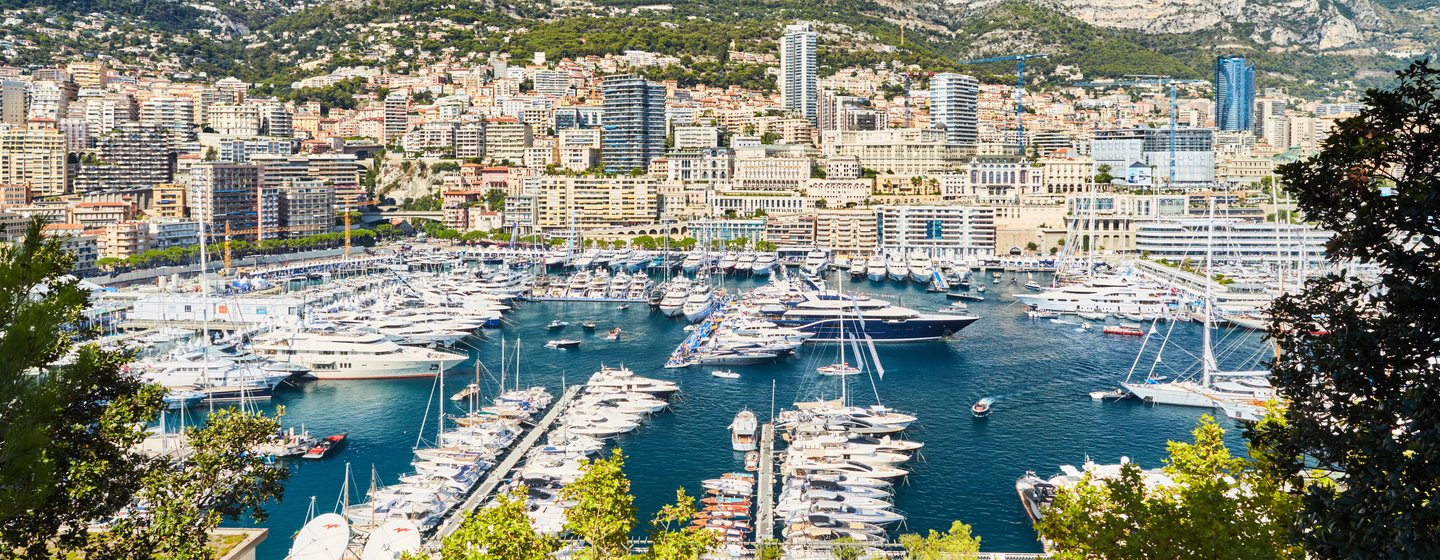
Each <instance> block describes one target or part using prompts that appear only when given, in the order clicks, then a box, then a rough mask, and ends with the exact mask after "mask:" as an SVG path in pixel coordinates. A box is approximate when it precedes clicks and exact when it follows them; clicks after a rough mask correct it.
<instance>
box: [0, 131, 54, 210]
mask: <svg viewBox="0 0 1440 560" xmlns="http://www.w3.org/2000/svg"><path fill="white" fill-rule="evenodd" d="M66 147H67V142H66V138H65V135H64V134H61V133H60V131H58V130H55V129H53V128H38V127H37V128H12V129H10V130H7V131H4V132H0V183H6V184H23V185H29V187H30V192H31V193H32V194H33V195H35V196H58V195H62V194H65V187H66V169H67V166H66V164H65V156H66V151H67V150H66Z"/></svg>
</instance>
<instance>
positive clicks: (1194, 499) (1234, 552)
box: [1036, 415, 1304, 560]
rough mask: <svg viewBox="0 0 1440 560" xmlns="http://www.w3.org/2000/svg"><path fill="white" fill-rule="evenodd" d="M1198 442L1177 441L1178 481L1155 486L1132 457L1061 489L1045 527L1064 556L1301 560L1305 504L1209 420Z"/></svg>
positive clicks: (1173, 457)
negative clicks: (1108, 472)
mask: <svg viewBox="0 0 1440 560" xmlns="http://www.w3.org/2000/svg"><path fill="white" fill-rule="evenodd" d="M1194 438H1195V441H1194V443H1182V442H1170V444H1169V450H1170V459H1169V460H1168V462H1167V464H1166V466H1165V469H1164V470H1165V473H1166V474H1167V475H1169V477H1170V478H1171V479H1172V480H1173V482H1174V484H1173V485H1170V486H1160V487H1154V488H1152V487H1149V486H1147V485H1146V484H1145V482H1144V480H1143V478H1142V474H1141V472H1140V468H1139V467H1137V466H1135V464H1134V463H1128V464H1126V465H1125V466H1124V467H1122V468H1121V471H1120V475H1119V476H1118V477H1116V478H1113V479H1109V480H1105V481H1094V480H1092V479H1091V478H1090V475H1088V474H1087V475H1086V476H1085V477H1084V478H1083V479H1082V481H1081V482H1080V483H1079V484H1077V485H1075V486H1071V487H1066V488H1061V489H1060V490H1059V491H1058V492H1057V493H1056V497H1055V502H1054V503H1052V504H1051V505H1050V506H1049V507H1048V508H1047V509H1046V511H1045V516H1044V517H1043V518H1041V520H1040V522H1039V523H1037V524H1036V529H1037V530H1038V531H1039V533H1040V536H1041V537H1042V538H1044V539H1046V540H1047V541H1049V542H1050V543H1052V547H1051V550H1052V552H1053V553H1054V556H1055V558H1057V559H1060V560H1081V559H1094V558H1109V559H1122V558H1123V559H1156V560H1159V559H1162V558H1163V559H1172V558H1209V559H1214V560H1223V559H1234V560H1245V559H1266V558H1271V559H1277V560H1278V559H1299V558H1303V557H1304V555H1303V552H1302V551H1301V550H1300V549H1299V547H1298V546H1296V545H1294V544H1292V542H1291V539H1290V536H1291V531H1292V529H1293V528H1294V520H1295V517H1296V510H1297V506H1298V505H1297V501H1296V500H1295V499H1294V498H1293V497H1292V496H1291V495H1289V494H1288V493H1286V492H1285V491H1284V490H1283V487H1282V485H1281V484H1280V483H1279V482H1278V481H1276V480H1275V479H1273V478H1271V477H1270V476H1269V471H1268V470H1264V469H1259V468H1257V466H1256V464H1255V463H1254V462H1252V461H1250V460H1247V459H1244V458H1240V457H1233V456H1231V455H1230V451H1229V449H1227V448H1226V447H1225V430H1224V429H1222V428H1220V426H1219V425H1218V424H1216V423H1215V420H1214V419H1213V418H1211V417H1210V416H1208V415H1207V416H1203V417H1201V419H1200V422H1199V424H1198V425H1197V426H1196V428H1195V430H1194Z"/></svg>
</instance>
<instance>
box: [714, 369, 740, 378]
mask: <svg viewBox="0 0 1440 560" xmlns="http://www.w3.org/2000/svg"><path fill="white" fill-rule="evenodd" d="M710 376H711V377H719V378H720V379H740V374H739V373H736V372H735V371H733V370H728V369H717V370H715V371H712V372H710Z"/></svg>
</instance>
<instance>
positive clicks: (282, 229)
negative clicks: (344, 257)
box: [221, 220, 316, 275]
mask: <svg viewBox="0 0 1440 560" xmlns="http://www.w3.org/2000/svg"><path fill="white" fill-rule="evenodd" d="M292 231H303V232H306V233H316V232H315V228H314V226H311V227H267V228H248V229H241V230H232V229H230V221H229V220H226V221H225V245H224V246H225V268H223V269H221V275H229V274H230V239H231V238H232V237H233V236H236V235H255V236H257V237H258V236H259V234H260V233H261V232H264V233H280V232H292ZM256 241H259V240H258V239H257V240H256Z"/></svg>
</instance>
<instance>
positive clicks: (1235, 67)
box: [1215, 56, 1255, 131]
mask: <svg viewBox="0 0 1440 560" xmlns="http://www.w3.org/2000/svg"><path fill="white" fill-rule="evenodd" d="M1254 105H1255V67H1254V66H1251V65H1250V64H1249V63H1247V62H1246V61H1245V58H1244V57H1239V56H1223V57H1220V58H1219V59H1218V60H1216V61H1215V128H1218V129H1220V130H1226V131H1240V130H1250V129H1251V128H1252V127H1253V125H1254V122H1253V119H1252V118H1251V114H1252V113H1251V111H1252V110H1253V108H1254Z"/></svg>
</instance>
